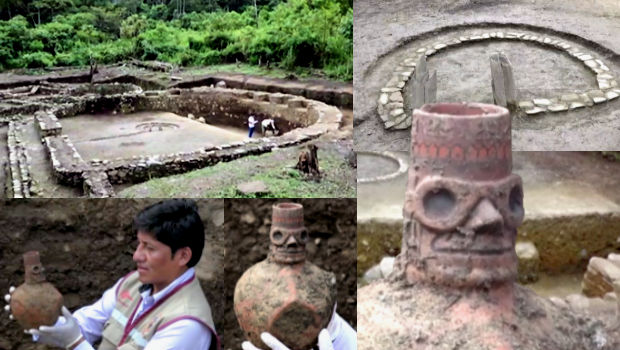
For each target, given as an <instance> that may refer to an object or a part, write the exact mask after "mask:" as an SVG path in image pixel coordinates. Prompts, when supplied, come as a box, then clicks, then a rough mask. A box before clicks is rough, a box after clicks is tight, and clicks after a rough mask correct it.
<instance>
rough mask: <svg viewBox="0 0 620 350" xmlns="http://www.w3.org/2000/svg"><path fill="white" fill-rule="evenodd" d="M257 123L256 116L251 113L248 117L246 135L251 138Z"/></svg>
mask: <svg viewBox="0 0 620 350" xmlns="http://www.w3.org/2000/svg"><path fill="white" fill-rule="evenodd" d="M257 123H258V120H256V118H254V116H253V115H250V117H249V118H248V129H249V130H248V137H249V138H252V134H253V133H254V128H255V127H256V124H257Z"/></svg>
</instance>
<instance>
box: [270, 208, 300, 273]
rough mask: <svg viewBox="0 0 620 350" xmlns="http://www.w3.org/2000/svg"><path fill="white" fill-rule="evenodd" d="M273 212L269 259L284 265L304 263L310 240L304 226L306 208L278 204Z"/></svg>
mask: <svg viewBox="0 0 620 350" xmlns="http://www.w3.org/2000/svg"><path fill="white" fill-rule="evenodd" d="M272 210H273V212H272V217H271V218H272V224H271V229H270V231H269V239H270V240H271V244H270V245H269V259H270V260H271V261H274V262H278V263H282V264H296V263H301V262H303V261H304V260H305V259H306V243H307V242H308V240H309V238H310V237H309V235H308V229H306V227H305V226H304V207H303V206H302V205H301V204H298V203H278V204H275V205H274V206H273V207H272Z"/></svg>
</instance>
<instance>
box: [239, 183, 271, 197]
mask: <svg viewBox="0 0 620 350" xmlns="http://www.w3.org/2000/svg"><path fill="white" fill-rule="evenodd" d="M237 191H238V192H239V193H241V194H244V195H246V196H247V195H264V194H267V193H269V189H268V188H267V185H266V184H265V183H264V182H262V181H251V182H244V183H242V184H239V185H237Z"/></svg>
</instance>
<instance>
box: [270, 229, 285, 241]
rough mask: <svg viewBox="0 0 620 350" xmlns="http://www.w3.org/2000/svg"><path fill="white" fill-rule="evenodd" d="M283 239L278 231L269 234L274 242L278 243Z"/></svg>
mask: <svg viewBox="0 0 620 350" xmlns="http://www.w3.org/2000/svg"><path fill="white" fill-rule="evenodd" d="M283 237H284V235H283V234H282V232H280V231H274V232H273V233H272V234H271V238H272V239H273V240H274V241H278V242H279V241H281V240H282V238H283Z"/></svg>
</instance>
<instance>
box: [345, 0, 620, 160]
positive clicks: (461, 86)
mask: <svg viewBox="0 0 620 350" xmlns="http://www.w3.org/2000/svg"><path fill="white" fill-rule="evenodd" d="M619 18H620V4H618V2H617V1H614V0H597V1H589V2H582V1H578V0H570V1H559V0H552V1H549V0H544V1H543V0H534V1H531V0H517V1H497V0H493V1H490V0H440V1H432V2H428V1H407V0H393V1H388V2H386V1H378V0H358V1H356V2H355V3H354V26H355V31H354V45H355V50H354V93H355V105H354V125H355V130H354V139H355V143H356V149H358V150H375V151H376V150H390V151H396V150H399V151H407V150H408V149H409V147H410V130H409V129H408V130H402V131H386V130H384V128H383V124H382V122H381V120H380V119H379V116H378V114H377V112H376V106H377V99H378V91H379V89H380V88H381V87H382V86H383V85H384V84H385V83H386V82H387V80H388V79H389V77H390V75H391V73H392V71H393V70H394V68H395V63H397V62H399V61H400V60H402V58H403V57H405V56H406V54H407V52H408V51H407V50H411V49H412V48H414V47H417V46H418V45H420V43H426V42H429V43H433V42H436V41H440V39H441V37H442V36H443V37H448V36H454V34H455V33H458V32H459V30H462V29H455V28H454V26H463V25H472V26H473V25H479V26H480V28H482V29H484V26H490V25H491V24H494V25H495V26H496V27H501V26H502V25H503V27H502V28H513V29H522V28H525V26H536V27H537V28H536V31H538V32H540V33H545V35H558V36H560V37H562V38H563V39H564V40H567V41H569V42H571V43H574V44H575V45H576V46H582V47H584V48H585V49H587V50H588V51H590V52H592V53H594V54H595V55H596V56H599V57H600V58H601V59H602V60H604V61H605V62H606V63H607V64H608V65H609V67H610V69H611V71H612V72H615V75H617V73H616V72H618V71H620V55H619V54H618V52H620V41H619V40H617V36H616V35H615V34H614V33H617V32H618V31H619V30H620V20H618V19H619ZM506 25H509V26H508V27H507V26H506ZM530 28H531V27H530ZM498 50H499V51H504V52H505V53H506V54H507V55H508V57H509V59H510V60H511V62H512V63H513V70H514V72H515V77H516V81H517V89H518V97H519V98H531V97H554V96H558V95H561V94H562V93H567V92H573V91H583V90H590V89H594V88H595V86H596V84H595V83H596V82H595V81H594V76H593V75H592V74H591V73H589V72H587V71H585V70H584V68H583V67H582V66H581V65H580V64H579V63H578V61H576V60H572V59H569V58H568V56H566V55H564V54H561V53H559V51H554V50H547V49H544V48H543V47H541V46H534V45H529V44H524V43H513V42H510V43H508V42H486V41H485V42H480V43H476V44H471V45H464V46H461V47H458V48H455V49H449V50H447V51H445V52H441V53H439V54H437V55H434V56H432V57H430V58H429V61H428V62H429V69H430V70H437V75H438V88H437V89H438V92H437V96H438V100H447V101H463V100H475V101H483V102H491V101H492V95H491V86H490V69H489V63H488V57H489V55H490V54H491V53H493V52H495V51H498ZM409 52H410V51H409ZM408 89H409V86H408V85H406V87H405V93H404V97H405V111H406V112H407V113H411V108H409V109H408V103H409V101H408V99H409V96H408V95H409V94H410V92H411V91H409V90H408ZM618 130H620V100H618V99H616V100H614V101H611V102H607V103H604V104H602V105H597V106H595V107H592V108H582V109H580V110H577V111H571V112H563V113H547V114H544V115H538V116H536V117H524V116H515V117H514V118H513V148H514V149H515V150H528V151H529V150H613V149H616V148H618V147H619V146H620V132H619V131H618Z"/></svg>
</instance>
